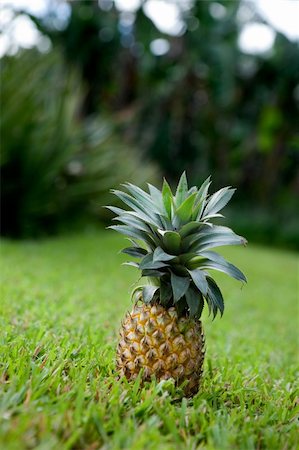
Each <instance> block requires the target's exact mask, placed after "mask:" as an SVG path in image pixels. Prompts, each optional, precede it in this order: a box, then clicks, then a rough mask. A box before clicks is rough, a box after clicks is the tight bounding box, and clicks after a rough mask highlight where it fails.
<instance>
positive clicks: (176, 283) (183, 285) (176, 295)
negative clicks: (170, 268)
mask: <svg viewBox="0 0 299 450" xmlns="http://www.w3.org/2000/svg"><path fill="white" fill-rule="evenodd" d="M189 285H190V278H186V277H179V276H177V275H175V274H174V273H173V272H171V287H172V292H173V300H174V302H175V303H176V302H177V301H178V300H180V298H182V297H183V295H185V293H186V291H187V289H188V287H189Z"/></svg>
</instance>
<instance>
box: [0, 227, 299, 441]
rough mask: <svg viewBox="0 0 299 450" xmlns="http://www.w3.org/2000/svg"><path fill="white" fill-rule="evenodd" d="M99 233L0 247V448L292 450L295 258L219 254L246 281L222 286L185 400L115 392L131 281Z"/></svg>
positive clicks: (158, 392)
mask: <svg viewBox="0 0 299 450" xmlns="http://www.w3.org/2000/svg"><path fill="white" fill-rule="evenodd" d="M124 242H125V241H124V240H123V239H122V238H121V237H118V236H116V235H114V234H113V233H110V232H108V231H107V232H99V233H98V234H91V235H85V236H71V237H67V238H66V237H63V238H62V237H61V238H56V239H49V240H45V241H42V242H40V243H36V242H21V243H12V242H3V243H2V251H1V255H2V256H1V259H2V264H1V277H2V293H1V304H0V327H1V333H0V424H1V425H0V426H1V438H0V448H1V449H5V450H10V449H16V450H22V449H39V450H41V449H43V450H49V449H53V450H54V449H55V450H56V449H58V450H60V449H89V450H96V449H102V450H110V449H111V450H117V449H130V450H137V449H140V450H144V449H153V450H166V449H167V450H174V449H190V450H191V449H208V450H210V449H220V450H225V449H271V450H275V449H279V450H283V449H296V448H298V445H299V433H298V425H299V420H298V419H299V392H298V379H299V367H298V257H297V255H296V254H295V253H290V252H284V251H281V250H272V249H267V248H261V247H255V246H253V245H252V246H251V245H249V246H248V247H247V248H246V249H244V248H231V249H225V250H224V251H223V253H224V254H225V255H226V256H227V257H228V258H229V259H230V260H231V261H232V262H234V263H235V264H236V265H239V266H240V268H241V269H242V270H244V272H245V273H246V275H247V276H248V285H247V286H244V287H243V288H242V289H241V287H240V284H239V283H237V282H236V281H234V280H231V279H229V278H225V276H218V277H217V279H218V281H219V282H220V283H221V286H222V287H223V294H224V296H225V299H226V311H225V314H224V316H223V318H222V319H219V318H218V317H217V318H216V319H215V321H214V322H212V320H211V318H209V317H208V316H207V314H206V313H205V314H204V317H203V322H204V326H205V331H206V339H207V354H206V360H205V371H204V379H203V384H202V387H201V391H200V392H199V393H198V394H197V395H196V396H195V397H194V398H193V399H185V398H183V399H182V398H180V395H179V393H178V392H177V391H176V390H175V389H174V387H173V385H172V384H171V382H167V383H164V384H163V383H162V384H157V383H155V382H152V383H151V384H150V385H147V386H145V387H144V388H142V389H138V387H139V386H138V383H135V384H134V385H130V384H128V383H125V382H120V381H118V380H117V376H116V374H115V372H114V369H115V366H114V354H115V346H116V343H117V329H118V326H119V322H120V320H121V318H122V316H123V315H124V313H125V312H126V310H127V309H128V308H130V290H131V288H132V283H133V282H134V280H136V279H137V273H136V271H135V269H133V268H130V267H124V266H121V265H120V263H121V262H122V261H123V260H124V258H123V256H120V255H119V254H117V252H118V250H119V249H120V248H121V246H122V244H123V243H124Z"/></svg>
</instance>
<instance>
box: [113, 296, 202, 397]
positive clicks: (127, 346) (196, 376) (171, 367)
mask: <svg viewBox="0 0 299 450" xmlns="http://www.w3.org/2000/svg"><path fill="white" fill-rule="evenodd" d="M204 353H205V350H204V334H203V331H202V325H201V322H200V321H199V320H198V319H194V318H189V317H180V318H179V317H178V314H177V312H176V309H175V308H174V307H170V308H168V309H167V308H164V307H163V306H161V305H159V304H153V305H146V304H141V305H138V304H136V305H135V306H134V308H133V310H132V312H131V313H127V315H126V317H125V319H124V321H123V323H122V327H121V330H120V341H119V344H118V348H117V368H118V370H119V372H120V375H121V376H125V377H126V378H127V379H128V380H134V379H135V378H136V377H137V375H138V374H139V372H140V370H141V369H142V380H143V381H149V380H150V379H151V378H152V377H153V376H154V377H155V378H156V379H157V380H158V381H160V380H167V379H170V378H172V379H174V380H175V382H176V384H177V385H178V386H180V385H181V384H182V383H184V382H185V383H184V392H185V395H187V396H188V395H193V394H195V393H196V392H197V391H198V388H199V384H200V379H201V375H202V366H203V361H204Z"/></svg>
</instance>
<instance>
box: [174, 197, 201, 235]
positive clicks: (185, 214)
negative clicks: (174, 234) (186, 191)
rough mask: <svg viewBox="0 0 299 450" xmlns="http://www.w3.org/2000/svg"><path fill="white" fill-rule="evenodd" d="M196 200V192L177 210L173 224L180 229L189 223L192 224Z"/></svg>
mask: <svg viewBox="0 0 299 450" xmlns="http://www.w3.org/2000/svg"><path fill="white" fill-rule="evenodd" d="M195 198H196V192H194V193H193V194H191V195H190V196H189V197H187V198H186V199H185V200H184V201H183V202H182V203H181V205H180V206H179V207H178V208H177V209H176V211H175V216H174V218H173V224H174V226H175V227H179V226H181V225H182V224H184V223H186V222H188V221H189V222H190V220H191V219H192V208H193V204H194V201H195Z"/></svg>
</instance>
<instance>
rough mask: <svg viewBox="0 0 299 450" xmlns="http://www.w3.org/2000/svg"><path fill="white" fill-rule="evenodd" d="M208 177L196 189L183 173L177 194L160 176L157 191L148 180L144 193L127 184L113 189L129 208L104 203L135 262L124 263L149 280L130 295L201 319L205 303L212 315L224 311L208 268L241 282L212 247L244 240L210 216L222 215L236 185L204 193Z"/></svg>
mask: <svg viewBox="0 0 299 450" xmlns="http://www.w3.org/2000/svg"><path fill="white" fill-rule="evenodd" d="M210 184H211V181H210V177H209V178H207V179H206V180H205V181H204V183H203V184H202V185H201V187H200V188H197V187H196V186H192V187H191V188H190V189H189V188H188V183H187V177H186V173H185V172H184V173H183V174H182V176H181V178H180V180H179V183H178V185H177V188H176V193H175V195H173V193H172V191H171V188H170V186H169V184H168V183H167V181H166V180H165V179H164V182H163V186H162V190H161V191H160V190H159V189H157V188H156V187H155V186H152V185H151V184H148V188H149V192H145V191H144V190H142V189H140V188H139V187H137V186H135V185H133V184H131V183H126V184H124V185H123V186H124V187H125V188H126V189H127V191H128V192H129V193H127V192H123V191H119V190H112V193H113V194H115V195H116V196H117V197H118V198H119V199H120V200H122V202H123V203H125V204H126V205H127V206H128V207H129V208H130V210H124V209H121V208H118V207H115V206H107V208H108V209H110V210H111V211H112V212H113V213H115V214H116V217H114V219H113V220H116V221H118V222H120V223H121V225H112V226H110V227H108V228H112V229H113V230H116V231H118V232H119V233H122V234H124V235H125V236H127V237H128V238H129V241H130V242H131V244H132V246H130V247H126V248H124V249H123V250H122V252H123V253H125V254H127V255H129V256H131V257H134V258H137V260H139V262H135V261H129V262H126V263H124V264H127V265H131V266H134V267H137V268H138V269H140V270H141V277H147V280H148V283H149V284H146V285H143V286H138V287H137V288H135V289H134V291H133V298H134V299H136V300H137V299H140V300H142V301H143V302H145V303H151V302H153V303H154V302H158V303H160V304H161V305H163V306H165V307H166V308H168V307H170V306H175V307H176V309H177V311H178V313H179V315H189V316H190V317H198V318H199V317H200V316H201V313H202V310H203V306H204V301H206V303H207V305H208V308H209V312H210V313H211V312H212V313H213V316H214V318H215V316H216V315H217V312H218V311H220V314H221V315H222V314H223V311H224V301H223V296H222V294H221V291H220V289H219V287H218V286H217V284H216V282H215V280H213V278H212V277H211V276H210V274H209V270H210V269H212V270H217V271H220V272H224V273H226V274H227V275H229V276H231V277H233V278H235V279H237V280H240V281H243V282H246V277H245V275H244V274H243V273H242V272H241V271H240V270H239V269H238V268H237V267H236V266H234V265H233V264H231V263H229V262H228V261H226V260H225V259H224V258H223V257H222V256H221V255H219V254H218V253H216V252H214V251H211V250H210V249H211V248H214V247H220V246H224V245H238V244H246V239H244V238H243V237H241V236H238V235H237V234H235V233H234V232H233V231H232V230H231V229H230V228H228V227H223V226H219V225H215V224H213V223H211V220H212V219H214V218H218V217H223V215H222V214H220V213H219V211H220V210H221V209H222V208H223V207H224V206H225V205H226V204H227V203H228V202H229V200H230V199H231V197H232V195H233V194H234V191H235V189H232V188H231V187H225V188H223V189H220V190H219V191H217V192H215V193H214V194H212V195H209V194H208V190H209V187H210Z"/></svg>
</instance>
